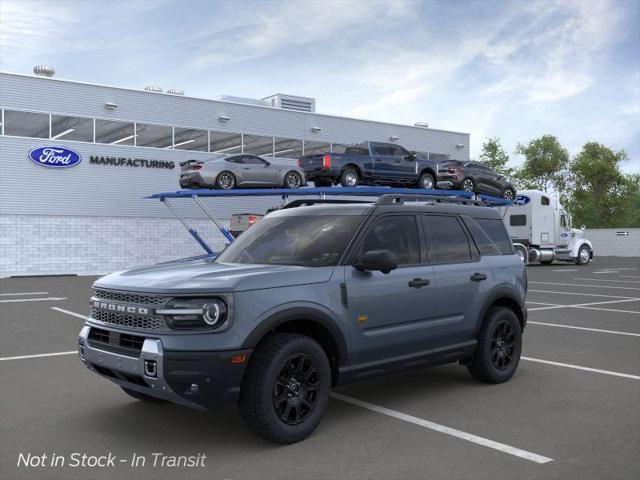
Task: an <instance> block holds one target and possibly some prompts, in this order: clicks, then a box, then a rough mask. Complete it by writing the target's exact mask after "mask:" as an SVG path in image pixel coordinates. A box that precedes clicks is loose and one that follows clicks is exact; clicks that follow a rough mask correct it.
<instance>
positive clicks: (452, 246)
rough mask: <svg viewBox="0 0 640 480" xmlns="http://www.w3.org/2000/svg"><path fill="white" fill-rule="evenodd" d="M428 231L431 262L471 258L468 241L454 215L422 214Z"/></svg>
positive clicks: (461, 260)
mask: <svg viewBox="0 0 640 480" xmlns="http://www.w3.org/2000/svg"><path fill="white" fill-rule="evenodd" d="M422 218H423V221H424V222H425V224H426V226H427V228H428V231H429V233H430V247H431V248H430V251H431V261H432V262H433V263H449V262H468V261H470V260H471V250H470V249H469V241H468V240H467V236H466V235H465V233H464V230H463V229H462V225H460V222H458V219H457V218H455V217H444V216H436V215H429V216H427V215H424V216H423V217H422Z"/></svg>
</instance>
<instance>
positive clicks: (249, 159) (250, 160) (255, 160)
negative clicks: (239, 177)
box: [243, 155, 267, 165]
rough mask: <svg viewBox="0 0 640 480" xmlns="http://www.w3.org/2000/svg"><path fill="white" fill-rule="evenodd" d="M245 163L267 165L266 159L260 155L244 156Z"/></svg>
mask: <svg viewBox="0 0 640 480" xmlns="http://www.w3.org/2000/svg"><path fill="white" fill-rule="evenodd" d="M243 163H248V164H249V165H266V164H267V162H266V161H264V160H263V159H261V158H260V157H256V156H255V155H246V156H244V157H243Z"/></svg>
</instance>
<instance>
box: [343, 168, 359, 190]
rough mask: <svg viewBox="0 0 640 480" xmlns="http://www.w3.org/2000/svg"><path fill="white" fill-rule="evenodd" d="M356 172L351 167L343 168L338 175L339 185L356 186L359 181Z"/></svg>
mask: <svg viewBox="0 0 640 480" xmlns="http://www.w3.org/2000/svg"><path fill="white" fill-rule="evenodd" d="M359 180H360V179H359V178H358V172H356V171H355V170H354V169H353V168H345V170H344V171H343V172H342V175H341V176H340V185H342V186H343V187H356V186H357V185H358V182H359Z"/></svg>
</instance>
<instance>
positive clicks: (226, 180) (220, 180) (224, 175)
mask: <svg viewBox="0 0 640 480" xmlns="http://www.w3.org/2000/svg"><path fill="white" fill-rule="evenodd" d="M235 186H236V177H235V176H234V175H233V173H231V172H227V171H226V170H225V171H224V172H220V174H219V175H218V177H217V178H216V187H217V188H219V189H221V190H231V189H232V188H233V187H235Z"/></svg>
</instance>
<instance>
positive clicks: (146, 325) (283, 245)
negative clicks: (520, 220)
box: [78, 195, 527, 443]
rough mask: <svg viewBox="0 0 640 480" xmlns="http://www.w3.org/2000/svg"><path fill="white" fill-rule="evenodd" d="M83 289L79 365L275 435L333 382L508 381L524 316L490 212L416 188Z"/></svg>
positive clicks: (521, 269) (517, 275)
mask: <svg viewBox="0 0 640 480" xmlns="http://www.w3.org/2000/svg"><path fill="white" fill-rule="evenodd" d="M463 203H473V202H463ZM94 290H95V294H94V296H93V297H92V299H91V301H90V315H89V317H88V319H87V322H86V325H85V326H84V327H83V328H82V330H81V332H80V335H79V346H78V347H79V355H80V358H81V359H82V361H83V362H84V364H85V365H86V366H87V367H88V368H89V369H90V370H91V371H93V372H95V373H96V374H98V375H100V376H102V377H105V378H107V379H109V380H111V381H113V382H114V383H116V384H118V385H119V386H120V387H122V389H123V390H124V391H125V392H126V393H127V394H129V395H131V396H132V397H135V398H137V399H141V400H147V401H163V400H164V401H170V402H174V403H178V404H181V405H184V406H188V407H192V408H196V409H202V410H208V409H212V408H216V407H218V406H221V405H224V404H228V403H235V402H237V404H238V406H239V410H240V413H241V415H242V417H243V418H244V420H245V422H246V424H247V425H248V427H249V428H250V429H251V430H252V431H253V432H255V433H256V434H258V435H260V436H262V437H264V438H267V439H269V440H272V441H275V442H280V443H293V442H297V441H300V440H302V439H304V438H306V437H307V436H308V435H310V434H311V433H312V432H313V431H314V430H315V428H316V427H317V426H318V424H319V423H320V420H321V419H322V417H323V415H324V413H325V411H326V409H327V404H328V399H329V391H330V389H331V387H333V386H335V385H339V384H343V383H346V382H353V381H356V380H360V379H365V378H370V377H372V376H375V375H380V374H384V373H389V372H393V371H402V370H406V369H409V368H422V367H427V366H433V365H439V364H444V363H450V362H459V363H460V364H462V365H464V366H466V368H467V369H468V370H469V372H470V373H471V375H473V376H474V377H475V378H477V379H478V380H481V381H483V382H489V383H500V382H504V381H506V380H509V378H511V376H512V375H513V374H514V372H515V370H516V368H517V366H518V362H519V359H520V352H521V349H522V331H523V329H524V326H525V323H526V318H527V315H526V307H525V294H526V290H527V278H526V271H525V266H524V264H523V263H522V261H521V260H520V258H519V257H518V256H517V255H516V254H515V253H514V251H513V246H512V245H511V242H510V241H509V238H508V236H507V233H506V230H505V227H504V225H503V223H502V219H501V217H500V216H499V214H498V213H497V212H496V211H495V210H494V209H491V208H487V207H483V206H480V205H477V204H476V205H474V206H471V205H462V204H456V203H451V202H441V201H439V200H437V199H436V200H434V199H425V198H420V196H407V197H403V196H394V195H383V196H381V197H380V198H379V199H378V200H377V201H376V202H375V203H352V204H335V205H329V204H319V205H311V206H303V207H296V208H286V207H285V208H283V209H282V210H279V211H276V212H273V213H270V214H269V215H267V216H266V217H265V218H263V219H262V220H260V221H259V222H258V223H256V224H255V225H254V226H252V227H251V228H250V229H248V230H247V231H246V232H245V233H243V235H242V236H240V237H239V238H238V239H236V240H235V241H234V242H233V243H232V244H231V245H229V246H228V247H227V249H226V250H224V251H223V252H222V253H221V254H220V255H219V256H218V257H217V258H215V259H212V258H208V259H198V260H191V261H187V262H185V261H181V262H175V263H172V264H164V265H156V266H151V267H148V268H140V269H135V270H130V271H125V272H118V273H113V274H111V275H107V276H106V277H103V278H101V279H99V280H98V281H96V282H95V284H94Z"/></svg>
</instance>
